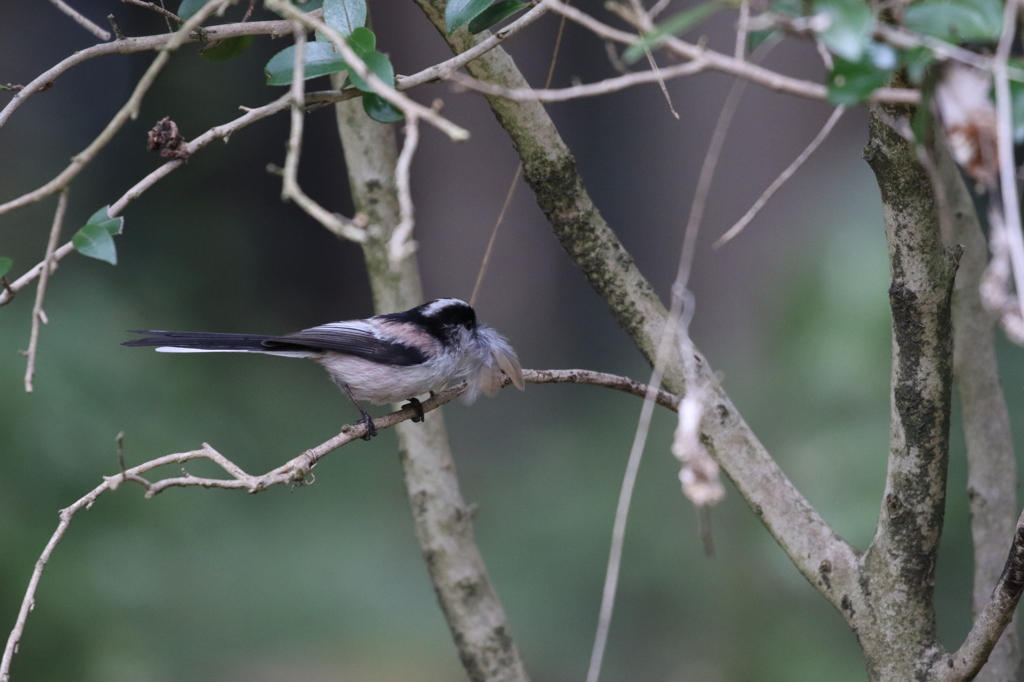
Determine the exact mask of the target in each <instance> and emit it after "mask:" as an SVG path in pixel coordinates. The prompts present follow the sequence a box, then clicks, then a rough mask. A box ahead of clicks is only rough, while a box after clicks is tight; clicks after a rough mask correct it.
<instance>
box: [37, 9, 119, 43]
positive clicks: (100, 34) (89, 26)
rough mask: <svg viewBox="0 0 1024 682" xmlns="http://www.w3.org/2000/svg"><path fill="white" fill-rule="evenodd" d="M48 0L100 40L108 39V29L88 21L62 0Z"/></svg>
mask: <svg viewBox="0 0 1024 682" xmlns="http://www.w3.org/2000/svg"><path fill="white" fill-rule="evenodd" d="M50 2H52V3H53V4H54V5H55V6H56V7H57V9H59V10H60V11H61V12H63V13H64V14H66V15H68V16H69V17H71V18H72V19H74V20H75V23H76V24H78V25H79V26H81V27H82V28H84V29H85V30H86V31H88V32H89V33H91V34H93V35H94V36H96V37H97V38H99V39H100V40H110V31H106V30H104V29H102V28H100V27H99V26H97V25H96V24H94V23H93V22H91V21H89V20H88V19H87V18H85V17H84V16H82V15H81V14H79V13H78V12H77V11H76V10H75V8H73V7H72V6H71V5H69V4H67V3H66V2H64V0H50Z"/></svg>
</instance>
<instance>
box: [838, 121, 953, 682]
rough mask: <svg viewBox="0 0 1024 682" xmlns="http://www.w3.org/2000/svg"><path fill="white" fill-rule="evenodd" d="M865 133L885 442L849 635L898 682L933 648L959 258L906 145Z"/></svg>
mask: <svg viewBox="0 0 1024 682" xmlns="http://www.w3.org/2000/svg"><path fill="white" fill-rule="evenodd" d="M890 115H891V114H890ZM870 132H871V136H870V141H869V142H868V146H867V148H866V149H865V158H866V159H867V161H868V164H869V165H870V166H871V169H872V170H873V171H874V173H875V176H876V178H877V181H878V186H879V188H880V190H881V195H882V213H883V217H884V219H885V230H886V240H887V242H888V245H889V262H890V273H891V275H892V285H891V286H890V288H889V300H890V304H891V307H892V316H893V360H892V394H891V395H892V420H891V424H892V426H891V429H892V435H891V438H890V445H889V465H888V473H887V476H886V484H885V496H884V501H883V504H882V509H881V513H880V515H879V521H878V528H877V530H876V532H875V537H874V539H873V540H872V542H871V546H870V547H869V548H868V551H867V552H866V554H865V558H864V579H865V583H866V588H865V592H866V593H868V598H869V600H870V601H871V602H872V608H873V611H874V615H875V619H876V625H875V627H873V628H870V629H865V630H862V631H859V632H858V635H859V637H860V640H861V644H862V646H863V647H864V652H865V655H866V656H867V658H868V668H869V670H873V669H874V670H876V671H877V669H878V668H885V669H887V670H890V671H892V670H895V671H900V672H899V673H898V674H902V675H906V674H908V671H912V670H915V669H916V666H917V665H918V664H919V662H920V661H921V660H922V659H923V658H925V657H926V656H927V655H928V651H929V650H930V649H931V648H932V647H934V646H935V641H936V635H935V610H934V603H933V599H932V595H933V590H934V580H935V561H936V555H937V552H938V546H939V538H940V537H941V534H942V522H943V514H944V511H945V502H946V475H947V468H948V460H949V415H950V394H951V385H952V379H953V367H952V361H953V336H952V322H951V311H950V305H951V304H950V299H951V296H952V292H953V277H954V274H955V273H956V263H957V258H958V256H959V252H955V253H953V254H951V253H949V252H947V251H946V250H945V249H944V248H943V246H942V241H941V231H940V228H939V217H938V211H937V208H936V201H935V194H934V192H933V189H932V185H931V182H930V180H929V178H928V175H927V173H926V172H925V170H924V168H923V167H922V166H921V165H920V164H919V163H918V161H917V156H916V154H915V152H914V150H913V149H912V147H911V145H910V144H909V143H908V142H907V141H906V140H904V139H903V137H901V136H900V135H899V134H898V133H896V132H895V131H894V130H893V129H892V128H890V127H889V126H888V125H887V124H886V123H885V122H883V120H882V119H881V118H880V117H879V116H877V115H875V114H872V117H871V122H870Z"/></svg>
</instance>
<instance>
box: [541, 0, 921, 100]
mask: <svg viewBox="0 0 1024 682" xmlns="http://www.w3.org/2000/svg"><path fill="white" fill-rule="evenodd" d="M545 2H546V4H547V7H548V8H549V9H551V10H552V11H554V12H557V13H558V14H561V15H563V16H565V17H568V18H569V19H570V20H571V21H575V22H576V23H578V24H580V25H581V26H583V27H584V28H587V29H589V30H590V31H592V32H593V33H595V34H597V35H598V36H600V37H602V38H604V39H606V40H611V41H614V42H617V43H622V44H627V45H630V44H632V43H634V42H636V36H635V35H634V34H632V33H629V32H627V31H620V30H619V29H616V28H612V27H611V26H608V25H607V24H604V23H602V22H600V21H598V20H597V19H594V18H593V17H592V16H590V15H589V14H587V13H585V12H582V11H580V10H578V9H576V8H575V7H572V6H571V5H567V4H565V3H564V2H561V0H545ZM664 47H665V48H667V49H668V50H670V51H671V52H673V53H675V54H676V55H678V56H680V57H683V58H685V59H690V60H700V61H704V62H706V68H711V69H715V70H717V71H723V72H725V73H731V74H733V75H736V76H739V77H741V78H746V79H747V80H751V81H754V82H755V83H759V84H760V85H763V86H765V87H766V88H770V89H772V90H778V91H780V92H787V93H789V94H792V95H799V96H801V97H807V98H809V99H819V100H824V99H827V96H828V88H826V87H825V86H824V85H822V84H820V83H814V82H811V81H803V80H800V79H798V78H792V77H790V76H785V75H782V74H780V73H776V72H774V71H770V70H769V69H765V68H764V67H760V66H756V65H754V64H751V63H750V62H747V61H744V60H741V59H736V58H735V57H730V56H727V55H724V54H722V53H721V52H715V51H714V50H709V49H707V48H705V47H702V46H700V45H694V44H692V43H688V42H686V41H684V40H680V39H678V38H673V37H667V38H666V40H665V44H664ZM920 100H921V94H920V93H919V92H918V91H917V90H907V89H903V88H879V89H877V90H875V91H874V92H873V93H872V95H871V98H870V101H872V102H887V103H894V104H895V103H899V104H917V103H918V102H919V101H920Z"/></svg>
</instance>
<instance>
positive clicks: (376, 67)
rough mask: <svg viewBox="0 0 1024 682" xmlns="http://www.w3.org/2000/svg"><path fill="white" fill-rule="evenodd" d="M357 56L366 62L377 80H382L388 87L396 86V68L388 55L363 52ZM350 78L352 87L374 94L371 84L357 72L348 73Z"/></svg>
mask: <svg viewBox="0 0 1024 682" xmlns="http://www.w3.org/2000/svg"><path fill="white" fill-rule="evenodd" d="M357 54H359V56H360V57H361V58H362V60H363V61H364V62H366V66H367V67H368V68H369V69H370V72H371V73H373V75H375V76H376V77H377V78H379V79H381V80H382V81H384V82H385V83H387V84H388V85H392V86H393V85H394V84H395V67H393V66H392V65H391V60H390V59H388V58H387V55H383V54H381V53H380V52H363V53H360V52H359V51H357ZM348 78H349V80H350V81H352V85H354V86H356V87H357V88H358V89H360V90H362V91H363V92H373V88H371V87H370V84H369V83H367V82H366V81H364V80H363V79H362V78H360V77H359V75H358V74H357V73H356V72H355V71H351V70H350V71H349V72H348Z"/></svg>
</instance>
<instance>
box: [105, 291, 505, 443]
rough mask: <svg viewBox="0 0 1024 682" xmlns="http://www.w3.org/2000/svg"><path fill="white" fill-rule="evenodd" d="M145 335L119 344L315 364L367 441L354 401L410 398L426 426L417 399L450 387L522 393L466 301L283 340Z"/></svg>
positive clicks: (371, 431) (468, 396) (497, 344)
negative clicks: (346, 401) (348, 405)
mask: <svg viewBox="0 0 1024 682" xmlns="http://www.w3.org/2000/svg"><path fill="white" fill-rule="evenodd" d="M132 333H134V334H149V335H150V336H147V337H146V338H143V339H134V340H132V341H126V342H125V343H123V344H122V345H124V346H156V347H157V348H156V350H158V351H162V352H165V353H262V354H264V355H280V356H283V357H288V358H309V359H311V360H316V361H317V362H319V363H320V364H321V365H323V367H324V369H326V370H327V373H328V374H330V375H331V379H332V380H333V381H334V383H336V384H337V385H338V387H339V388H340V389H341V390H342V391H344V392H345V394H346V395H348V397H349V398H350V399H351V400H352V402H353V403H354V404H355V406H356V408H357V409H358V410H359V412H360V414H362V421H363V422H364V423H365V424H366V429H367V432H366V435H365V436H364V438H365V439H366V440H369V439H370V438H371V437H373V436H375V435H377V430H376V429H375V428H374V426H373V420H372V419H371V418H370V415H369V414H367V413H366V410H364V409H363V408H362V406H361V405H360V404H359V403H358V401H359V400H369V401H370V402H372V403H374V404H375V405H382V404H384V403H392V402H398V401H401V400H408V401H409V403H410V404H411V406H412V407H413V409H415V410H416V412H417V414H418V417H417V418H415V419H413V421H423V408H422V407H421V406H420V402H419V400H417V398H416V396H419V395H423V394H424V393H431V394H433V393H434V392H435V391H439V390H441V389H442V388H444V386H445V385H446V384H448V383H450V382H453V381H459V380H462V379H465V380H466V382H467V383H468V387H467V389H466V393H465V394H464V396H463V398H464V399H465V401H466V402H467V403H472V402H473V401H474V400H476V398H477V396H478V395H480V393H481V392H483V393H486V394H487V395H488V396H492V397H493V396H494V395H496V394H497V392H498V389H500V388H501V374H502V372H504V373H505V374H507V375H508V376H509V378H510V379H511V380H512V383H513V384H515V386H516V388H518V389H519V390H523V388H525V384H524V383H523V368H522V367H521V366H520V364H519V359H518V357H516V352H515V350H513V349H512V346H511V345H509V343H508V341H506V340H505V338H504V337H503V336H501V334H499V333H498V332H496V331H494V330H493V329H491V328H490V327H488V326H487V325H483V324H478V323H477V321H476V313H475V312H474V311H473V308H472V307H470V305H469V304H468V303H466V302H465V301H460V300H459V299H457V298H439V299H437V300H435V301H431V302H430V303H424V304H423V305H420V306H416V307H415V308H412V309H410V310H406V311H405V312H401V313H389V314H387V315H375V316H373V317H369V318H366V319H365V320H348V321H346V322H331V323H329V324H324V325H320V326H319V327H313V328H311V329H304V330H302V331H300V332H295V333H294V334H285V335H284V336H265V335H257V334H217V333H209V332H165V331H152V330H149V331H135V330H133V332H132Z"/></svg>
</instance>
